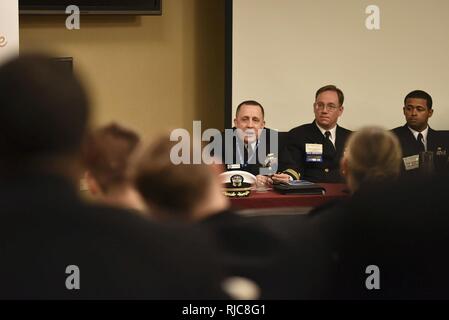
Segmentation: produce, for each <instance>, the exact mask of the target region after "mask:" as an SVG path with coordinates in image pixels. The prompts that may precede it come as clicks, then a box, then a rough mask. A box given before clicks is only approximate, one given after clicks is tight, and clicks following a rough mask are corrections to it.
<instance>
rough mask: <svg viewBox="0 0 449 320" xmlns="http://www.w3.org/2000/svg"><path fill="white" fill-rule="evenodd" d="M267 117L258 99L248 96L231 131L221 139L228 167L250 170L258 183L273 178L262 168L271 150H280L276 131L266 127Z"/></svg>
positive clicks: (238, 108) (240, 105) (268, 182)
mask: <svg viewBox="0 0 449 320" xmlns="http://www.w3.org/2000/svg"><path fill="white" fill-rule="evenodd" d="M264 118H265V111H264V108H263V106H262V105H261V104H260V103H259V102H257V101H254V100H246V101H243V102H242V103H240V104H239V105H238V107H237V110H236V114H235V119H234V128H233V132H232V135H230V134H229V133H230V132H229V133H225V135H224V137H223V139H222V142H223V146H224V148H223V153H222V160H223V163H225V166H226V169H227V170H243V171H247V172H250V173H252V174H253V175H255V176H256V178H257V183H258V184H261V185H269V184H271V183H272V181H271V179H270V178H269V176H267V175H264V173H263V172H261V170H260V169H261V168H262V167H263V166H264V165H265V160H266V157H267V155H268V154H269V153H271V152H273V153H275V154H277V147H276V145H275V143H277V132H275V131H273V130H270V129H267V128H265V119H264ZM231 138H232V140H231ZM272 140H273V141H272ZM274 140H276V141H274ZM230 142H232V144H231V143H230Z"/></svg>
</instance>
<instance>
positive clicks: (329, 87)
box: [315, 84, 345, 106]
mask: <svg viewBox="0 0 449 320" xmlns="http://www.w3.org/2000/svg"><path fill="white" fill-rule="evenodd" d="M326 91H333V92H335V93H337V96H338V103H339V104H340V106H342V105H343V102H344V101H345V95H344V94H343V91H341V90H340V89H339V88H337V87H336V86H334V85H332V84H330V85H327V86H324V87H322V88H319V89H318V91H317V92H316V93H315V100H316V99H317V98H318V96H319V95H320V94H322V93H323V92H326Z"/></svg>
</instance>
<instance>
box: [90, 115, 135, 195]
mask: <svg viewBox="0 0 449 320" xmlns="http://www.w3.org/2000/svg"><path fill="white" fill-rule="evenodd" d="M139 141H140V138H139V136H138V134H137V133H135V132H134V131H132V130H130V129H127V128H124V127H122V126H120V125H118V124H116V123H112V124H109V125H107V126H104V127H102V128H99V129H97V130H94V131H92V132H91V133H90V134H89V135H88V136H87V138H86V142H85V144H84V146H83V158H84V163H85V166H86V169H87V170H89V172H90V174H91V175H92V176H93V177H94V178H95V180H96V181H97V182H98V184H99V185H100V187H101V188H102V189H103V191H107V190H108V189H109V188H110V187H111V186H114V185H120V184H122V183H126V182H128V181H130V180H131V177H130V175H131V172H130V165H131V162H132V161H131V160H132V156H133V154H134V153H135V151H136V148H137V146H138V144H139Z"/></svg>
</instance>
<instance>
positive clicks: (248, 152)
mask: <svg viewBox="0 0 449 320" xmlns="http://www.w3.org/2000/svg"><path fill="white" fill-rule="evenodd" d="M253 154H254V150H253V147H252V146H251V145H250V144H245V148H244V155H243V157H244V159H245V160H244V161H245V164H250V163H249V161H250V160H251V161H253V160H252V158H253Z"/></svg>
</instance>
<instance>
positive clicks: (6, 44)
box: [0, 0, 19, 64]
mask: <svg viewBox="0 0 449 320" xmlns="http://www.w3.org/2000/svg"><path fill="white" fill-rule="evenodd" d="M17 54H19V1H18V0H1V1H0V64H1V63H2V62H3V61H5V60H6V59H8V58H10V57H11V56H14V55H17Z"/></svg>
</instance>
